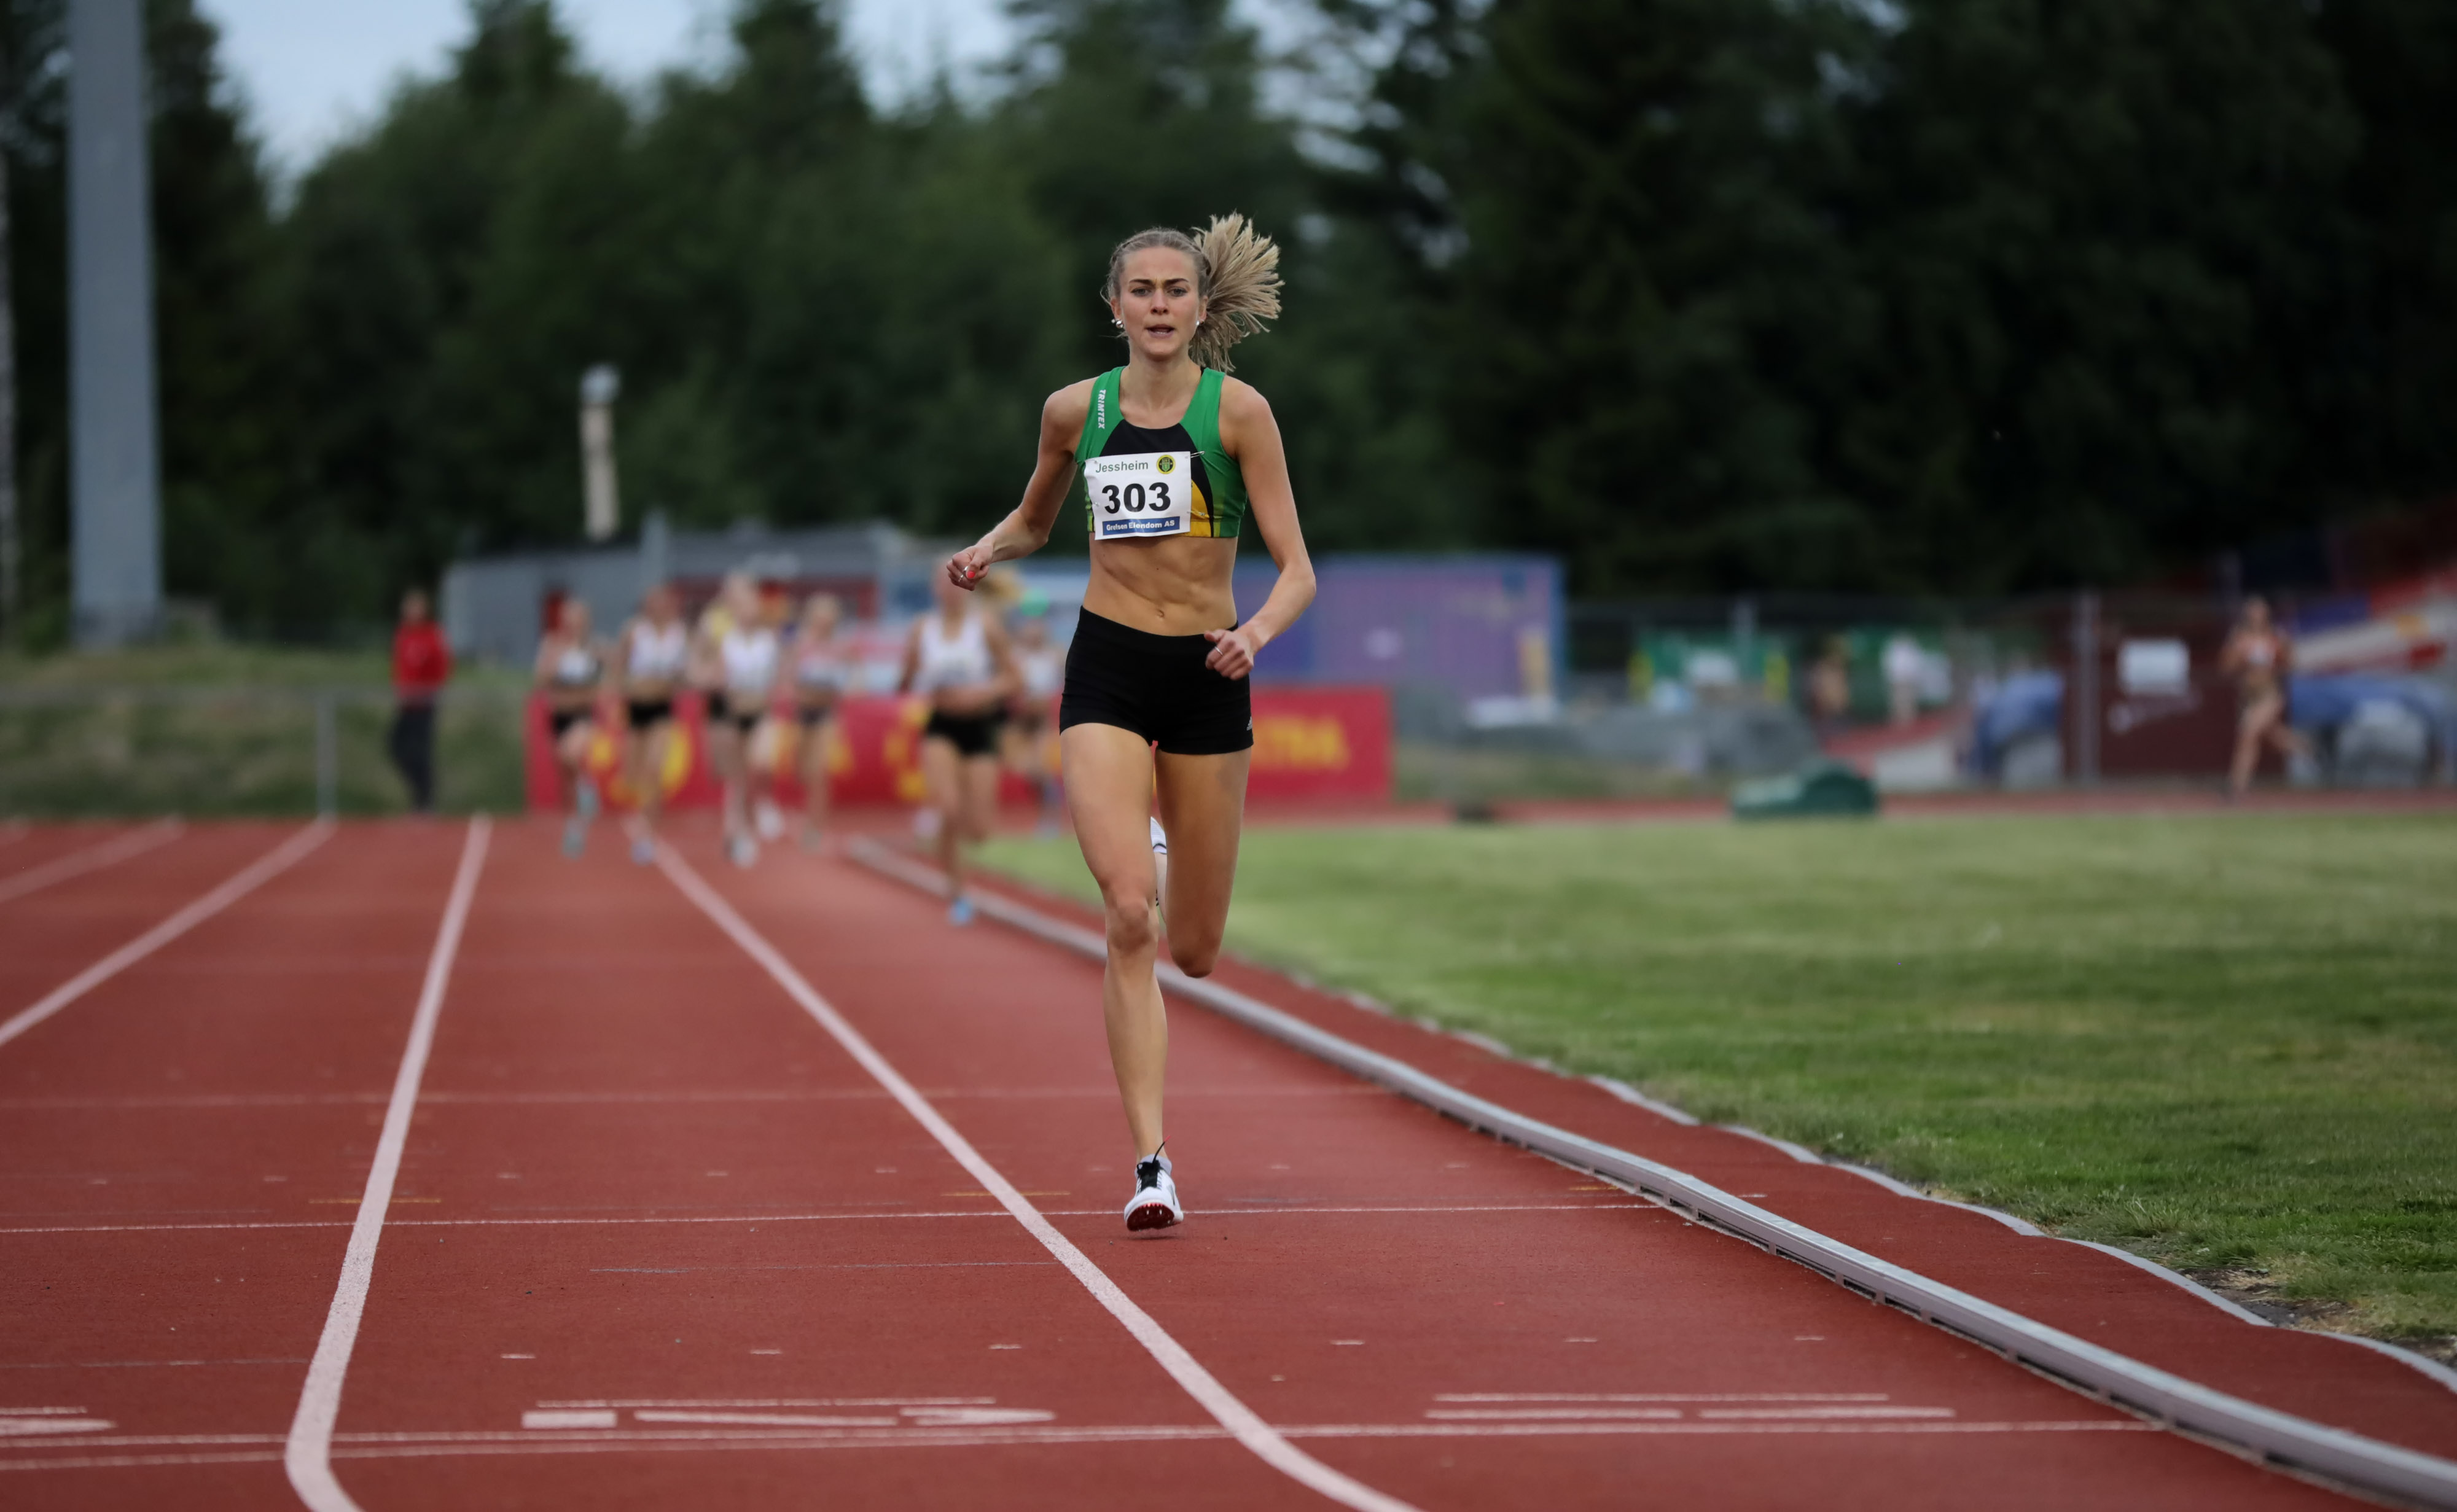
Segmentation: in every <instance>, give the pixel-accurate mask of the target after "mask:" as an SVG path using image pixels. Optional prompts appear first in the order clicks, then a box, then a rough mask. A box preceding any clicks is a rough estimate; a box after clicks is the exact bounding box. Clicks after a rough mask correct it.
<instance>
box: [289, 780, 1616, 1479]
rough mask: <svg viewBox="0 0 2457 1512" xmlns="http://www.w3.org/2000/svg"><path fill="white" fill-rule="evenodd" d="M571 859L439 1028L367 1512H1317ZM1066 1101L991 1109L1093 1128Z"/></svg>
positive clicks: (480, 962) (538, 859)
mask: <svg viewBox="0 0 2457 1512" xmlns="http://www.w3.org/2000/svg"><path fill="white" fill-rule="evenodd" d="M554 845H555V829H554V828H553V827H552V826H550V825H547V824H542V823H541V824H529V825H507V826H505V827H503V828H500V829H499V830H498V831H497V833H496V837H495V841H494V849H493V853H492V857H491V859H490V861H489V863H488V866H487V868H486V872H485V877H484V879H483V881H482V883H481V885H480V887H479V889H478V891H477V894H476V904H475V907H474V909H472V912H471V916H470V920H469V924H468V929H467V932H466V934H465V938H464V940H463V942H462V945H461V950H460V956H459V964H458V968H457V970H456V971H455V973H454V976H453V979H452V982H451V984H450V991H449V992H448V994H447V996H446V997H445V999H444V1006H443V1010H442V1013H441V1017H440V1020H439V1024H438V1029H437V1032H436V1038H435V1043H434V1051H433V1057H432V1059H431V1061H430V1062H429V1064H428V1067H427V1071H426V1074H425V1078H424V1083H423V1092H422V1095H421V1098H420V1103H419V1107H418V1113H417V1117H416V1120H415V1122H414V1123H413V1125H412V1127H411V1131H410V1137H409V1142H408V1150H407V1154H406V1156H405V1159H404V1161H403V1167H402V1173H401V1182H400V1186H399V1189H398V1190H399V1192H400V1193H401V1194H402V1195H401V1196H400V1197H398V1198H396V1207H395V1209H394V1212H393V1221H392V1222H391V1223H390V1224H389V1225H388V1226H387V1228H386V1230H385V1232H384V1237H383V1241H382V1248H381V1250H380V1251H379V1253H378V1256H377V1258H376V1262H375V1267H374V1279H373V1285H372V1290H371V1291H370V1293H369V1295H368V1297H367V1303H366V1309H365V1313H364V1317H363V1320H362V1323H361V1331H360V1334H359V1338H358V1343H357V1348H356V1351H355V1354H354V1356H353V1358H352V1359H351V1363H350V1367H349V1372H348V1376H347V1379H346V1382H345V1385H344V1387H343V1390H342V1394H341V1408H340V1415H339V1419H338V1422H337V1424H336V1431H335V1434H334V1439H333V1469H334V1472H335V1475H336V1477H337V1479H338V1481H339V1482H340V1485H341V1488H342V1490H343V1491H344V1492H345V1493H346V1494H347V1495H348V1497H349V1498H350V1499H351V1500H352V1501H354V1502H356V1504H357V1505H359V1506H360V1507H362V1508H366V1509H368V1512H382V1509H388V1508H412V1507H434V1506H453V1507H510V1506H537V1505H547V1504H562V1505H575V1504H586V1505H589V1506H638V1507H672V1506H683V1505H706V1506H726V1507H762V1506H776V1507H785V1506H802V1505H809V1504H812V1502H814V1500H815V1499H824V1500H825V1501H826V1502H828V1503H830V1504H840V1505H849V1506H949V1507H986V1506H998V1507H1002V1508H1003V1507H1052V1508H1056V1507H1081V1506H1084V1505H1097V1504H1104V1503H1115V1504H1124V1503H1125V1502H1136V1503H1139V1504H1144V1503H1148V1502H1149V1501H1150V1500H1151V1498H1152V1496H1153V1495H1154V1494H1155V1493H1156V1492H1157V1493H1165V1494H1166V1495H1167V1498H1168V1500H1169V1502H1170V1503H1171V1504H1172V1505H1186V1506H1191V1507H1220V1508H1229V1507H1254V1506H1262V1505H1270V1504H1274V1503H1275V1502H1284V1501H1288V1500H1290V1496H1291V1487H1290V1482H1289V1481H1285V1480H1284V1479H1283V1478H1282V1477H1281V1476H1280V1475H1279V1473H1278V1472H1276V1471H1274V1470H1272V1469H1270V1468H1269V1467H1268V1466H1266V1465H1265V1464H1263V1463H1262V1461H1259V1460H1257V1459H1255V1458H1254V1457H1253V1456H1252V1455H1250V1454H1249V1453H1248V1452H1247V1451H1246V1450H1245V1449H1244V1448H1242V1447H1240V1446H1239V1445H1237V1444H1236V1443H1234V1442H1233V1441H1230V1440H1228V1439H1227V1438H1226V1436H1225V1435H1224V1434H1223V1433H1222V1432H1221V1430H1220V1429H1219V1428H1218V1426H1217V1425H1216V1424H1215V1423H1214V1422H1213V1420H1211V1419H1210V1417H1209V1416H1208V1414H1207V1413H1206V1412H1205V1411H1204V1410H1203V1409H1202V1408H1200V1407H1199V1406H1197V1405H1196V1404H1195V1403H1194V1402H1193V1401H1192V1400H1190V1399H1189V1398H1187V1396H1186V1395H1185V1393H1184V1392H1182V1391H1181V1390H1179V1388H1178V1387H1177V1386H1176V1385H1175V1383H1174V1382H1173V1381H1172V1380H1171V1379H1169V1377H1168V1376H1167V1374H1165V1373H1164V1371H1163V1370H1162V1369H1161V1367H1160V1366H1159V1365H1158V1364H1156V1363H1155V1362H1154V1361H1153V1359H1151V1357H1149V1356H1148V1355H1146V1353H1145V1352H1144V1350H1143V1349H1142V1347H1141V1346H1139V1345H1138V1344H1137V1343H1136V1342H1135V1341H1134V1339H1133V1338H1131V1337H1129V1336H1128V1335H1127V1334H1126V1332H1125V1330H1124V1329H1122V1328H1121V1327H1120V1326H1119V1325H1118V1324H1117V1323H1116V1321H1114V1320H1113V1319H1112V1318H1110V1317H1109V1315H1108V1314H1107V1313H1105V1311H1103V1309H1102V1308H1101V1306H1100V1305H1099V1303H1098V1302H1096V1301H1095V1300H1094V1299H1093V1297H1091V1296H1090V1295H1089V1294H1088V1293H1086V1292H1085V1291H1084V1287H1083V1286H1082V1285H1081V1284H1080V1283H1078V1282H1077V1281H1076V1280H1075V1279H1074V1277H1072V1276H1071V1275H1069V1274H1068V1273H1067V1272H1066V1271H1065V1270H1064V1269H1063V1268H1062V1267H1061V1266H1060V1265H1059V1264H1058V1263H1057V1262H1056V1261H1055V1260H1054V1259H1053V1258H1052V1257H1051V1255H1050V1253H1049V1252H1048V1251H1047V1250H1046V1249H1044V1248H1043V1247H1042V1245H1041V1244H1040V1243H1038V1242H1037V1241H1036V1240H1034V1239H1033V1238H1032V1237H1031V1236H1029V1235H1028V1234H1027V1233H1026V1232H1025V1231H1024V1230H1023V1229H1022V1227H1020V1226H1019V1225H1018V1224H1017V1223H1016V1222H1015V1220H1014V1219H1013V1218H1011V1217H1010V1216H1007V1215H1006V1214H1005V1213H1004V1212H1003V1211H1001V1209H1000V1208H999V1207H998V1206H997V1205H996V1204H995V1203H993V1202H991V1201H990V1200H988V1199H987V1197H986V1196H985V1195H984V1194H983V1192H982V1191H981V1188H980V1186H979V1183H978V1182H976V1181H975V1180H974V1179H973V1178H972V1177H971V1176H969V1175H967V1174H966V1173H965V1172H964V1170H963V1169H962V1168H961V1167H960V1166H959V1165H958V1164H957V1163H956V1161H955V1160H954V1159H953V1158H951V1157H950V1156H949V1154H947V1153H946V1151H945V1150H944V1149H942V1148H941V1147H940V1146H939V1144H938V1143H937V1141H936V1140H934V1139H933V1138H932V1136H931V1135H930V1134H928V1133H927V1132H925V1130H924V1129H923V1128H922V1127H921V1126H920V1125H919V1123H917V1122H916V1121H915V1119H914V1118H913V1117H912V1116H911V1115H910V1114H907V1113H906V1112H905V1111H904V1110H903V1109H902V1108H901V1107H899V1106H898V1104H897V1103H895V1102H894V1101H892V1100H891V1099H890V1098H889V1097H888V1096H887V1095H886V1094H885V1093H883V1092H882V1090H881V1089H880V1087H879V1085H878V1083H877V1082H876V1081H875V1080H873V1079H872V1078H871V1077H870V1076H869V1075H867V1074H866V1073H863V1072H862V1071H861V1070H860V1068H859V1067H858V1066H857V1065H856V1064H855V1063H854V1062H853V1061H852V1060H851V1059H850V1058H849V1057H848V1056H847V1055H846V1054H845V1053H844V1052H842V1051H841V1050H840V1049H839V1048H838V1047H837V1046H836V1043H835V1042H834V1041H833V1040H831V1039H829V1038H828V1037H827V1036H826V1035H825V1034H823V1033H822V1032H820V1031H819V1029H818V1028H817V1027H816V1025H815V1024H814V1023H813V1021H812V1020H811V1018H810V1017H809V1016H808V1015H807V1014H806V1013H805V1012H804V1011H802V1010H801V1009H800V1008H798V1007H797V1006H796V1005H795V1003H794V1002H792V1001H791V1000H790V999H788V998H787V997H786V996H785V994H784V993H783V992H782V991H779V989H778V988H777V986H776V985H775V983H774V981H772V980H771V979H770V977H769V976H768V975H767V974H766V973H765V972H764V971H761V970H760V969H759V967H757V966H756V965H755V964H754V962H753V961H752V960H751V959H750V958H749V957H748V956H747V955H745V954H744V952H743V951H742V950H739V949H738V948H737V947H736V946H735V945H734V944H733V942H732V941H730V940H729V939H728V938H727V937H726V935H724V934H723V933H722V932H720V931H719V930H718V929H717V928H716V927H715V926H714V925H712V923H711V922H710V921H709V920H708V918H706V917H705V916H704V915H703V914H701V913H700V912H699V911H698V910H696V909H694V908H693V907H692V905H691V904H690V903H688V902H687V901H686V900H685V899H684V897H683V896H682V895H681V894H679V893H678V892H677V891H676V890H675V889H674V887H673V886H672V885H671V883H669V882H668V881H667V880H666V879H665V877H664V876H662V875H661V874H660V873H658V872H657V871H655V870H653V869H642V868H633V867H631V866H630V865H628V864H627V863H626V862H625V861H624V860H623V859H622V857H621V856H620V855H619V854H616V853H612V848H611V847H610V846H603V845H601V847H600V848H598V849H597V850H594V851H592V852H591V854H590V855H588V857H587V858H586V859H584V860H583V861H581V862H580V863H578V864H573V863H569V862H567V861H565V860H563V859H562V858H561V857H560V856H558V855H557V854H556V853H555V849H554ZM707 864H708V863H707V862H706V860H705V859H703V860H702V865H703V866H705V865H707ZM1023 964H1024V965H1025V967H1026V969H1028V970H1034V971H1038V970H1043V969H1044V968H1045V963H1043V961H1041V960H1040V959H1039V958H1038V957H1029V958H1024V960H1023ZM914 1008H915V1011H917V1012H919V1013H922V1014H924V1015H929V1014H931V1013H932V1012H933V1009H932V1008H931V1006H930V1005H929V1004H928V1003H927V1002H926V1000H924V999H921V998H919V997H917V998H916V999H915V1002H914ZM1043 1069H1044V1068H1041V1067H1026V1068H1023V1074H1022V1076H1021V1079H1019V1078H1017V1077H994V1079H992V1080H991V1081H989V1082H987V1083H976V1084H975V1087H974V1090H982V1091H992V1092H997V1093H1002V1094H1004V1095H1006V1096H1009V1097H1012V1098H1013V1099H1015V1100H1016V1101H1017V1102H1018V1103H1019V1104H1023V1105H1032V1106H1040V1105H1043V1104H1048V1103H1051V1102H1053V1101H1066V1100H1072V1099H1078V1098H1079V1097H1080V1094H1081V1093H1082V1091H1083V1082H1082V1078H1081V1077H1080V1076H1075V1075H1072V1074H1071V1073H1070V1076H1069V1079H1068V1080H1067V1081H1066V1082H1065V1083H1063V1084H1058V1085H1052V1084H1049V1083H1047V1082H1045V1081H1042V1080H1036V1079H1034V1075H1033V1074H1032V1073H1038V1072H1039V1071H1041V1070H1043ZM1338 1095H1342V1096H1345V1095H1348V1093H1346V1092H1344V1091H1343V1092H1341V1093H1338ZM1582 1200H1586V1201H1593V1200H1594V1199H1592V1198H1587V1199H1582ZM404 1204H422V1205H419V1206H405V1205H404ZM1154 1455H1160V1456H1162V1457H1163V1458H1161V1459H1159V1460H1157V1461H1155V1460H1153V1459H1151V1458H1150V1457H1151V1456H1154ZM1151 1464H1158V1465H1161V1466H1165V1473H1160V1478H1159V1479H1155V1473H1154V1472H1147V1471H1146V1469H1145V1468H1144V1467H1145V1466H1146V1465H1151Z"/></svg>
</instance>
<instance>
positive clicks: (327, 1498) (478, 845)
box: [281, 814, 491, 1512]
mask: <svg viewBox="0 0 2457 1512" xmlns="http://www.w3.org/2000/svg"><path fill="white" fill-rule="evenodd" d="M490 828H491V827H490V826H489V824H488V822H487V820H486V817H485V815H484V814H481V815H479V816H478V817H477V818H475V819H472V820H471V821H469V834H468V838H467V839H466V840H465V841H464V842H463V843H462V847H461V867H460V869H459V870H458V871H457V872H455V873H454V875H453V878H452V891H451V895H450V896H449V898H448V899H446V901H445V903H444V923H443V925H442V927H441V928H439V929H438V930H436V934H435V950H434V952H433V953H432V954H431V955H429V956H428V957H427V962H426V980H425V983H424V985H423V986H422V987H421V988H420V990H419V994H418V1011H417V1012H416V1013H414V1014H413V1015H411V1018H410V1024H409V1042H408V1044H407V1046H406V1047H404V1048H403V1051H402V1056H401V1070H400V1071H399V1072H398V1073H395V1075H394V1077H393V1084H392V1101H391V1103H390V1104H389V1105H388V1106H387V1107H386V1108H385V1109H384V1120H383V1132H382V1134H381V1135H380V1136H379V1137H378V1139H377V1141H376V1158H375V1164H374V1165H373V1167H371V1168H370V1169H369V1170H368V1172H367V1184H366V1190H365V1191H364V1193H362V1194H361V1196H360V1199H359V1216H358V1220H357V1221H356V1222H354V1223H352V1224H351V1225H350V1245H349V1248H348V1250H347V1251H345V1252H344V1253H343V1255H342V1257H341V1281H340V1283H339V1284H338V1285H337V1286H336V1287H335V1288H334V1290H333V1305H332V1307H331V1308H330V1309H329V1310H328V1311H327V1312H326V1313H325V1315H324V1332H323V1335H322V1337H321V1338H319V1339H318V1340H317V1341H316V1356H315V1358H314V1359H312V1360H310V1361H309V1362H308V1365H307V1380H306V1383H305V1384H304V1385H303V1386H302V1387H300V1389H299V1411H298V1413H297V1415H296V1416H294V1417H293V1418H292V1419H291V1420H290V1436H289V1439H288V1440H287V1441H286V1442H285V1443H284V1444H283V1446H282V1455H281V1461H282V1467H283V1469H284V1470H286V1471H287V1472H288V1473H289V1477H290V1485H291V1488H292V1489H293V1490H295V1491H297V1492H298V1493H299V1500H300V1501H301V1502H306V1503H307V1505H308V1506H309V1507H311V1508H313V1509H314V1512H358V1503H357V1502H353V1501H351V1500H350V1496H349V1493H348V1492H346V1491H343V1490H342V1489H341V1481H337V1480H335V1479H334V1478H333V1424H334V1421H335V1420H337V1419H338V1418H339V1417H340V1416H341V1383H342V1380H343V1379H344V1378H345V1377H347V1376H348V1374H349V1370H350V1351H351V1350H352V1349H353V1348H355V1347H356V1346H357V1344H358V1341H359V1321H360V1318H361V1317H362V1316H364V1314H365V1312H366V1305H367V1288H368V1286H369V1285H370V1284H371V1283H372V1282H373V1281H374V1280H375V1270H376V1246H377V1245H378V1244H379V1243H380V1242H381V1241H382V1238H383V1222H384V1213H385V1210H386V1209H387V1208H389V1207H390V1206H391V1204H392V1188H393V1182H394V1180H395V1178H397V1177H398V1176H399V1175H401V1158H402V1154H403V1150H404V1149H406V1147H407V1146H408V1143H409V1120H410V1115H411V1114H413V1113H414V1112H415V1111H416V1110H417V1107H418V1083H419V1080H420V1078H422V1077H423V1076H424V1075H425V1074H426V1057H427V1053H428V1052H429V1051H431V1050H432V1049H433V1048H434V1045H435V1023H436V1020H437V1019H438V1018H440V1017H442V1016H443V1012H444V986H445V984H446V983H447V982H449V981H450V980H451V977H452V961H453V958H454V957H455V956H457V955H459V954H460V953H461V932H462V930H463V928H464V927H465V925H466V924H467V923H468V921H469V904H470V900H471V899H472V898H474V897H475V896H476V895H477V891H478V873H479V872H480V871H481V870H482V869H483V868H485V864H486V838H487V835H488V834H489V832H490Z"/></svg>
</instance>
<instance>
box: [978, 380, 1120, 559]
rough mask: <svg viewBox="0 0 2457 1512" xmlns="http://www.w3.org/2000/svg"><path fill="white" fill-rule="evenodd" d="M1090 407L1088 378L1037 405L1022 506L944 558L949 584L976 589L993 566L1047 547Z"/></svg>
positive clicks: (1069, 483) (1070, 480) (1069, 485)
mask: <svg viewBox="0 0 2457 1512" xmlns="http://www.w3.org/2000/svg"><path fill="white" fill-rule="evenodd" d="M1091 408H1092V380H1091V379H1090V378H1085V379H1084V380H1083V381H1082V382H1080V383H1069V384H1068V385H1066V386H1065V387H1064V388H1063V389H1060V390H1059V391H1058V392H1057V393H1055V394H1052V395H1050V396H1049V398H1048V399H1047V401H1046V402H1044V403H1043V405H1042V406H1041V451H1040V455H1039V456H1037V457H1036V458H1034V460H1033V463H1032V481H1030V482H1028V483H1026V484H1024V485H1023V502H1022V503H1020V504H1018V505H1016V506H1015V508H1014V510H1013V511H1011V512H1010V513H1009V514H1008V515H1007V517H1006V518H1005V519H1004V520H1001V521H999V522H998V524H997V525H996V526H995V527H993V528H992V529H991V531H990V533H989V534H988V535H986V536H983V537H982V538H981V540H979V541H975V542H974V543H973V544H971V545H969V546H966V547H965V548H964V549H963V550H961V551H959V552H957V553H956V554H955V555H954V556H952V557H950V558H948V559H947V578H948V581H950V582H954V583H955V585H956V586H957V587H960V588H964V589H971V588H975V587H978V586H980V584H981V574H983V573H985V572H987V571H989V569H990V566H991V564H992V563H994V562H1013V561H1014V560H1015V559H1017V558H1018V557H1028V556H1031V555H1032V554H1033V553H1034V552H1036V551H1039V550H1040V549H1041V548H1042V547H1043V546H1045V545H1047V544H1049V533H1050V531H1052V530H1054V529H1056V528H1057V525H1058V511H1059V508H1060V506H1062V505H1063V504H1064V503H1065V502H1066V494H1067V490H1068V489H1070V488H1072V487H1073V486H1074V483H1075V443H1076V441H1077V440H1078V439H1081V438H1082V436H1083V434H1084V416H1085V415H1086V414H1088V413H1090V411H1091Z"/></svg>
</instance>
